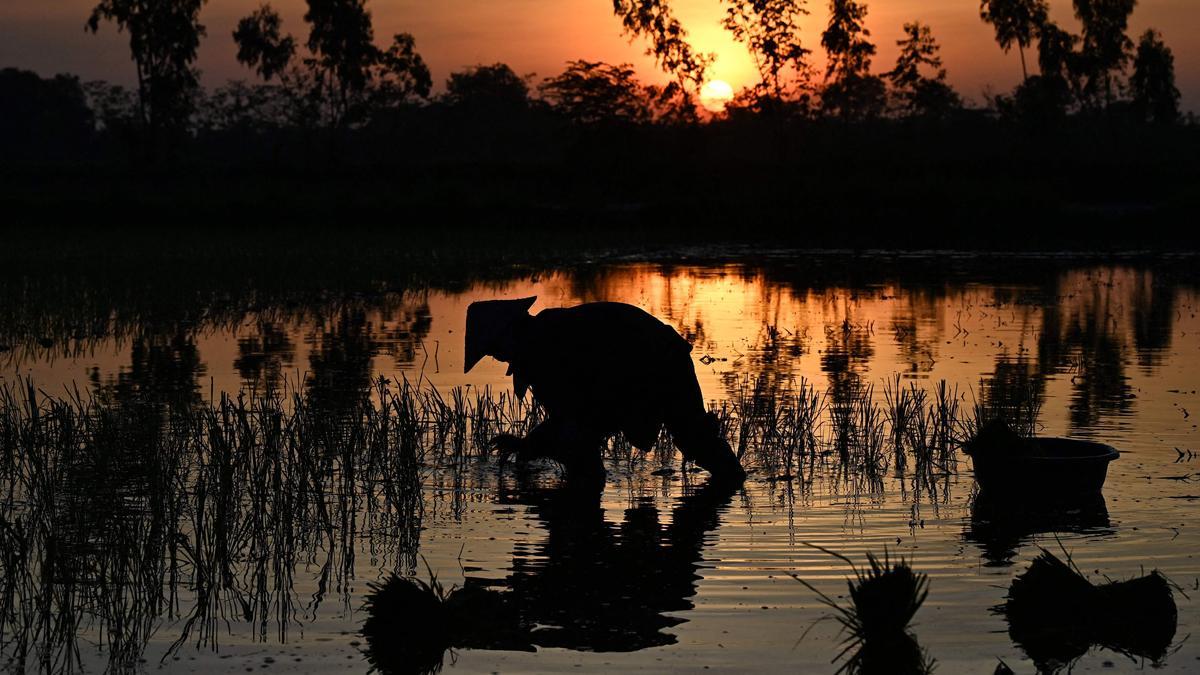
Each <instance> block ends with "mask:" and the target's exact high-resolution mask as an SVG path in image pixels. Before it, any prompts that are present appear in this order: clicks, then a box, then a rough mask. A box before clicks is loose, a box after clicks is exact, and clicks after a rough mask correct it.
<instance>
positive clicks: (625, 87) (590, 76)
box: [538, 61, 650, 124]
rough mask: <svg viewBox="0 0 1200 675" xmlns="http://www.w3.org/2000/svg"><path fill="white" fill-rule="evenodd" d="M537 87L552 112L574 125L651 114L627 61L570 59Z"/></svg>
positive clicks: (633, 119)
mask: <svg viewBox="0 0 1200 675" xmlns="http://www.w3.org/2000/svg"><path fill="white" fill-rule="evenodd" d="M538 90H539V91H540V92H541V94H542V97H543V98H544V99H546V101H548V102H549V103H550V105H551V107H552V108H553V109H554V110H555V111H557V112H559V113H560V114H562V115H564V116H565V117H567V118H568V119H570V120H571V121H573V122H575V123H577V124H595V123H598V122H614V121H621V122H643V121H646V120H647V119H649V117H650V109H649V106H648V102H647V100H646V92H645V90H644V89H643V87H642V85H641V84H640V83H639V82H638V81H637V78H636V77H635V76H634V71H633V66H631V65H630V64H628V63H623V64H621V65H619V66H614V65H611V64H608V63H601V62H596V61H570V62H568V63H567V69H566V70H564V71H563V72H562V73H561V74H559V75H556V76H554V77H552V78H548V79H546V81H545V82H543V83H542V84H541V85H540V86H539V87H538Z"/></svg>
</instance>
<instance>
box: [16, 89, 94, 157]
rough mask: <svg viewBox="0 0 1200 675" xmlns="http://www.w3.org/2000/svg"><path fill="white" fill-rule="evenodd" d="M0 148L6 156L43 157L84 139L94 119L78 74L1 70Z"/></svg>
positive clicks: (84, 141) (75, 146)
mask: <svg viewBox="0 0 1200 675" xmlns="http://www.w3.org/2000/svg"><path fill="white" fill-rule="evenodd" d="M0 110H3V111H4V113H3V114H2V115H0V147H2V148H4V152H5V155H6V158H7V159H16V158H17V157H24V158H29V159H38V160H44V159H47V157H48V156H53V155H57V154H59V153H62V154H64V155H65V154H67V153H69V152H72V151H74V150H75V149H76V148H78V147H79V146H81V145H83V144H85V143H86V142H87V141H88V140H89V138H90V137H91V135H92V129H93V125H94V123H95V122H94V120H93V117H92V110H91V109H90V108H89V107H88V101H87V97H86V96H85V94H84V90H83V86H82V85H81V84H80V83H79V79H78V78H76V77H72V76H70V75H56V76H54V77H51V78H47V79H42V78H41V77H38V75H37V74H36V73H32V72H29V71H27V70H17V69H16V68H4V69H3V70H0Z"/></svg>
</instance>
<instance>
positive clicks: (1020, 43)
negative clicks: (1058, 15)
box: [979, 0, 1050, 80]
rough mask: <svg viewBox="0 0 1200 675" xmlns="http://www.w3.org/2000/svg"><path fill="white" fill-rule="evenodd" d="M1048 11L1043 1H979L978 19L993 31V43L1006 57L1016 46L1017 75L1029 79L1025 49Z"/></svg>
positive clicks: (1031, 41)
mask: <svg viewBox="0 0 1200 675" xmlns="http://www.w3.org/2000/svg"><path fill="white" fill-rule="evenodd" d="M1049 14H1050V8H1049V7H1048V6H1047V4H1046V0H982V2H980V5H979V16H980V18H982V19H983V20H984V21H986V22H987V23H990V24H992V27H994V28H995V29H996V42H997V43H999V44H1000V48H1001V49H1003V50H1004V52H1005V53H1006V54H1007V53H1008V51H1009V50H1010V49H1012V46H1013V43H1016V45H1017V50H1018V51H1019V52H1020V54H1021V74H1022V75H1023V76H1024V79H1026V80H1028V79H1029V68H1028V67H1027V66H1026V65H1025V48H1026V47H1028V46H1029V45H1030V44H1032V43H1033V38H1034V37H1035V36H1036V35H1037V29H1038V26H1041V25H1042V24H1043V23H1045V22H1046V19H1047V17H1048V16H1049Z"/></svg>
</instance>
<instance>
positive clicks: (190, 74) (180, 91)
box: [86, 0, 205, 153]
mask: <svg viewBox="0 0 1200 675" xmlns="http://www.w3.org/2000/svg"><path fill="white" fill-rule="evenodd" d="M204 2H205V0H156V1H155V2H147V1H146V0H101V2H100V3H99V4H97V5H96V6H95V7H94V8H93V9H92V13H91V16H89V17H88V20H87V24H86V29H87V30H89V31H91V32H92V33H96V32H99V30H100V22H101V21H111V22H113V23H115V24H116V25H117V28H118V30H121V31H128V33H129V49H130V53H131V55H132V57H133V62H134V65H135V66H136V68H137V83H138V116H139V119H140V121H141V123H142V125H143V126H144V127H145V128H147V129H149V131H150V137H149V138H150V143H151V148H150V150H151V153H153V149H154V144H155V143H156V142H157V141H158V138H159V136H160V134H162V133H163V132H167V131H179V130H181V129H183V128H184V127H185V125H186V124H187V121H188V117H189V116H190V115H191V113H192V109H193V105H194V98H195V94H196V91H197V90H198V88H199V84H200V82H199V73H198V71H197V70H196V69H195V67H193V63H195V61H196V53H197V51H198V50H199V48H200V38H202V37H203V36H204V26H202V25H201V24H200V9H201V7H202V6H203V5H204Z"/></svg>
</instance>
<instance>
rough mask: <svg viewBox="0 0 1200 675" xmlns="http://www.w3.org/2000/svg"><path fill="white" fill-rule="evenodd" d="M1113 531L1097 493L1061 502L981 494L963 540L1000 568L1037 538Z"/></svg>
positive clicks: (1008, 563)
mask: <svg viewBox="0 0 1200 675" xmlns="http://www.w3.org/2000/svg"><path fill="white" fill-rule="evenodd" d="M1114 532H1115V530H1114V529H1113V527H1112V523H1111V522H1110V521H1109V517H1108V504H1107V502H1106V501H1105V499H1104V496H1103V495H1100V494H1096V495H1089V496H1087V497H1083V498H1080V499H1077V500H1073V501H1071V502H1066V503H1064V502H1062V501H1061V500H1055V499H1054V498H1053V497H1047V496H1044V495H1043V496H1040V497H1039V496H1038V495H1022V496H1020V497H1000V496H996V495H988V494H983V493H981V494H978V495H976V496H975V499H974V500H973V501H972V503H971V516H970V521H969V522H968V524H967V528H966V531H965V533H964V537H965V538H966V540H967V541H969V542H971V543H973V544H975V545H977V546H978V547H979V552H980V555H982V556H983V559H984V560H985V561H986V564H987V565H991V566H999V567H1003V566H1008V565H1012V564H1013V561H1014V559H1015V558H1016V556H1017V554H1018V552H1019V551H1020V549H1021V547H1022V546H1026V545H1029V544H1030V543H1031V540H1032V539H1034V538H1035V537H1036V536H1037V535H1041V534H1071V533H1074V534H1086V535H1090V536H1099V535H1109V534H1113V533H1114Z"/></svg>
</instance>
